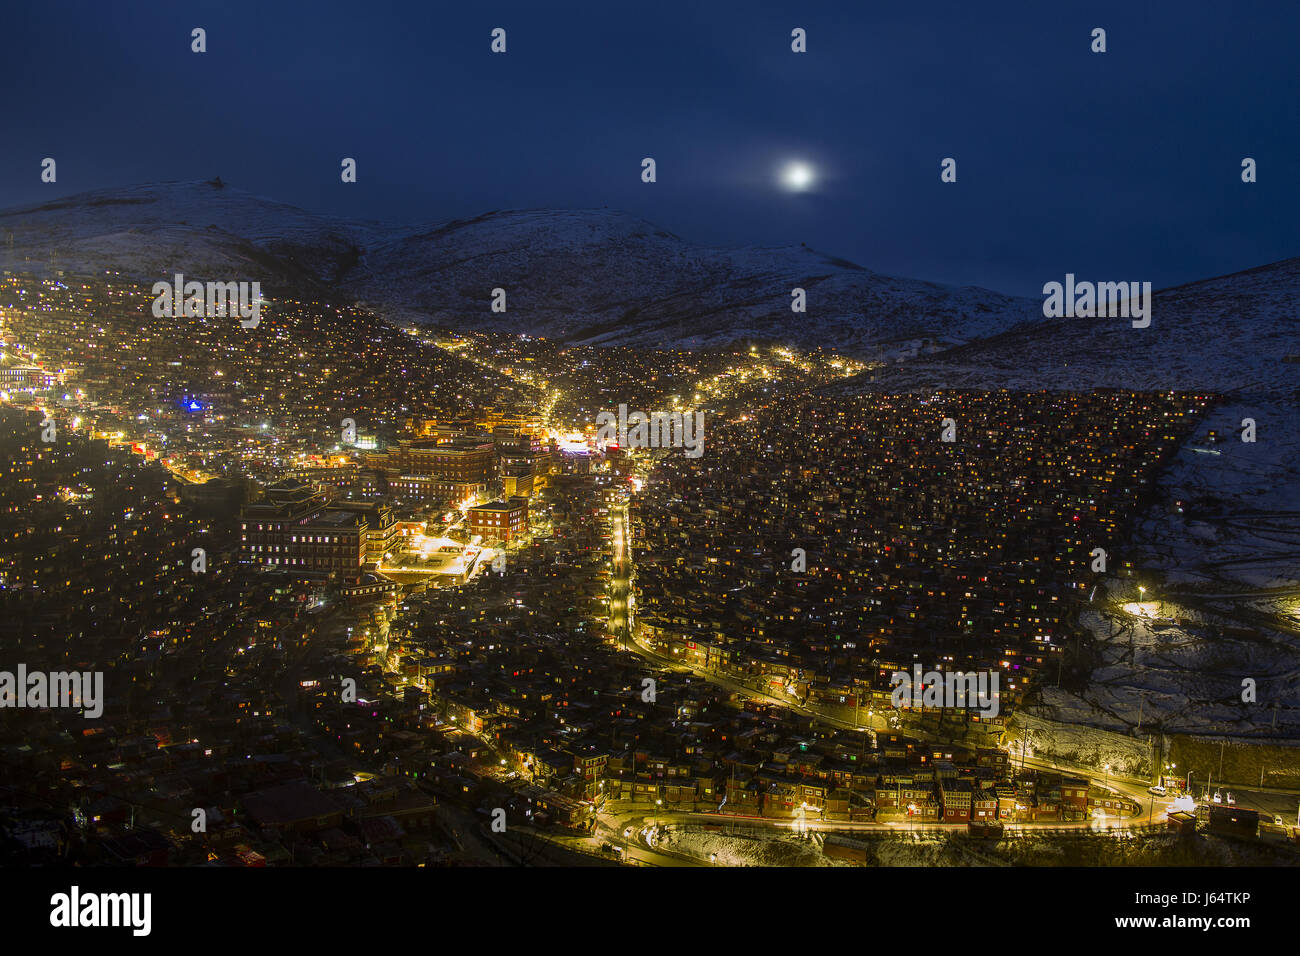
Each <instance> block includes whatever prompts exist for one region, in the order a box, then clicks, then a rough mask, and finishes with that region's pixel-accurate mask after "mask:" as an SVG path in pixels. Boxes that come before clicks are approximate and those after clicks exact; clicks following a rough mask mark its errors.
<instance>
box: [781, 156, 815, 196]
mask: <svg viewBox="0 0 1300 956" xmlns="http://www.w3.org/2000/svg"><path fill="white" fill-rule="evenodd" d="M815 178H816V175H815V174H814V172H813V168H812V167H811V166H809V165H808V164H807V163H805V162H801V161H799V160H794V161H793V162H789V163H786V164H785V167H784V168H783V169H782V170H781V185H782V186H784V187H785V188H786V189H788V190H790V191H791V192H796V193H801V192H803V191H804V190H806V189H811V188H812V184H813V180H814V179H815Z"/></svg>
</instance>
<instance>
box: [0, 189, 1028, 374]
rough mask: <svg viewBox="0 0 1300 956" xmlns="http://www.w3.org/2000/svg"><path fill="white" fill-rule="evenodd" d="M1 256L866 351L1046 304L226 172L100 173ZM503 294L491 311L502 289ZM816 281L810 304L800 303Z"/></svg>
mask: <svg viewBox="0 0 1300 956" xmlns="http://www.w3.org/2000/svg"><path fill="white" fill-rule="evenodd" d="M0 263H2V264H3V267H4V268H8V269H12V270H15V271H18V270H36V269H49V268H61V269H65V270H68V271H72V272H101V271H103V270H110V271H115V272H121V273H123V274H125V275H133V276H138V277H139V278H140V279H141V280H142V281H144V280H148V281H153V280H155V279H157V278H160V277H163V276H170V275H171V274H173V273H175V272H183V273H184V274H185V275H187V276H190V277H193V278H196V279H205V278H226V279H249V280H252V279H260V280H261V281H262V289H263V291H264V293H266V294H267V295H268V296H270V297H272V298H274V296H275V293H276V289H277V288H285V287H288V288H292V289H296V288H298V287H302V286H306V287H309V288H311V289H313V290H317V289H330V290H333V291H334V292H336V293H338V294H340V295H344V296H348V297H354V298H356V299H358V300H360V301H361V302H363V303H364V304H366V305H368V306H370V307H372V308H374V309H375V310H376V311H377V312H379V313H380V314H382V315H384V316H385V317H388V318H392V319H394V320H417V321H429V322H435V323H443V324H448V325H454V326H456V327H461V328H465V327H469V328H508V329H510V330H512V331H519V332H527V333H530V334H535V335H544V336H547V337H554V338H565V339H567V340H570V341H574V342H586V343H591V344H618V345H647V346H656V345H682V346H690V347H699V346H706V345H725V344H730V343H732V342H737V341H745V340H753V339H757V340H774V341H782V342H789V343H791V344H796V345H834V346H836V347H838V348H841V349H843V350H846V351H850V352H855V353H858V354H861V355H865V356H876V355H879V354H882V352H883V354H885V355H896V354H900V353H904V354H905V353H908V352H914V351H916V349H917V347H918V346H919V345H921V344H922V343H923V342H924V341H925V340H930V343H931V344H930V347H931V348H935V347H943V346H946V345H950V344H955V343H963V342H968V341H971V340H973V339H975V338H978V337H980V336H986V335H990V334H995V333H997V332H1000V331H1002V330H1004V329H1006V328H1008V327H1010V326H1011V325H1014V324H1016V323H1018V322H1022V321H1027V320H1032V319H1033V318H1034V317H1035V315H1036V312H1037V304H1036V303H1034V302H1033V301H1031V300H1027V299H1018V298H1015V297H1011V296H1005V295H1002V294H1000V293H997V292H991V291H989V290H986V289H976V288H955V287H952V286H944V285H938V284H935V283H930V282H922V281H917V280H913V279H895V278H890V277H888V276H883V275H880V274H878V273H875V272H872V271H870V270H868V269H864V268H862V267H861V266H858V265H855V264H853V263H851V262H846V261H844V260H842V259H836V258H833V257H831V256H827V255H823V254H821V253H819V252H815V251H813V250H811V249H808V248H805V247H803V246H794V247H784V248H740V249H723V248H710V247H704V246H698V245H695V244H693V243H691V242H689V241H687V240H685V239H682V238H681V237H679V236H676V235H673V234H672V233H670V232H667V231H665V230H663V229H660V228H659V227H657V226H655V225H653V224H651V223H648V222H645V221H643V220H640V219H637V218H635V217H632V216H628V215H625V214H622V213H618V212H612V211H609V210H603V209H592V210H574V211H561V210H526V211H496V212H489V213H485V214H484V215H481V216H477V217H474V218H472V219H463V220H452V221H449V222H442V223H436V224H431V225H422V226H415V227H409V226H407V227H391V226H384V225H382V224H378V223H363V222H351V221H347V220H340V219H333V218H330V217H326V216H318V215H315V214H313V213H309V212H306V211H304V210H302V209H298V208H296V207H294V206H289V205H286V204H284V203H278V202H274V201H271V200H266V199H261V198H259V197H256V196H252V195H250V194H248V193H246V192H243V191H241V190H239V189H235V188H233V187H231V186H227V185H220V184H217V183H214V182H206V183H205V182H186V183H165V184H158V185H148V186H136V187H130V188H123V189H112V190H102V191H98V192H91V193H85V194H81V195H77V196H71V197H68V198H65V199H60V200H57V201H54V202H50V203H44V204H41V205H37V206H28V207H23V208H18V209H9V210H5V211H3V212H0ZM495 288H502V289H505V290H506V305H507V311H506V312H505V313H504V314H502V313H494V312H492V311H491V307H490V306H491V300H492V290H493V289H495ZM795 288H801V289H804V290H805V292H806V297H807V312H806V313H805V314H796V313H793V312H792V311H791V308H790V304H791V290H793V289H795Z"/></svg>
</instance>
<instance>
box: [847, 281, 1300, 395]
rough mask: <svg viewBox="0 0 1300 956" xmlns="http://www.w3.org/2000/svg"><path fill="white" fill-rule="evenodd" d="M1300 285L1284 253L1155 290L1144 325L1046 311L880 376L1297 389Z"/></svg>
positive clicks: (922, 383) (902, 384)
mask: <svg viewBox="0 0 1300 956" xmlns="http://www.w3.org/2000/svg"><path fill="white" fill-rule="evenodd" d="M1056 278H1058V279H1059V277H1056ZM1297 293H1300V259H1286V260H1284V261H1282V262H1275V263H1273V264H1271V265H1265V266H1259V267H1258V268H1255V269H1248V270H1246V271H1245V272H1237V273H1234V274H1232V275H1226V276H1219V277H1218V278H1214V279H1205V280H1202V281H1199V282H1192V283H1189V284H1187V285H1181V286H1175V287H1172V288H1168V289H1162V290H1160V291H1157V292H1156V293H1155V295H1154V296H1153V300H1154V303H1153V305H1152V312H1151V324H1150V326H1149V327H1147V328H1145V329H1138V328H1133V326H1132V324H1131V322H1130V321H1129V320H1128V319H1124V318H1062V319H1043V318H1041V312H1040V313H1039V315H1040V318H1039V320H1038V321H1037V322H1035V323H1033V324H1032V325H1027V326H1021V327H1019V328H1016V329H1013V330H1008V331H1004V332H1001V333H998V334H995V335H991V336H988V337H986V338H984V339H981V340H979V341H973V342H970V343H968V344H966V345H963V346H960V347H957V348H953V349H950V350H947V351H945V352H943V353H941V354H936V355H927V356H924V357H921V358H918V360H916V361H911V362H906V363H902V364H899V365H896V366H894V367H891V368H889V369H883V370H880V371H878V372H877V373H876V374H875V375H874V378H875V382H876V384H877V385H878V386H879V387H882V388H902V389H911V388H931V387H946V388H959V387H971V388H1092V387H1108V388H1132V389H1186V390H1207V391H1215V392H1223V393H1234V394H1240V395H1257V396H1271V397H1274V398H1278V397H1294V396H1295V394H1296V390H1297V389H1300V364H1297V363H1298V362H1300V302H1298V301H1297ZM1288 359H1290V361H1288ZM871 378H872V376H870V375H868V376H864V377H863V378H862V379H861V380H860V381H859V382H858V383H855V384H862V383H866V382H870V380H871Z"/></svg>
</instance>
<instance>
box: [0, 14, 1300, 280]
mask: <svg viewBox="0 0 1300 956" xmlns="http://www.w3.org/2000/svg"><path fill="white" fill-rule="evenodd" d="M4 20H5V22H4V28H3V31H0V89H3V90H5V91H6V95H5V97H4V108H3V111H2V113H0V115H2V117H3V118H2V119H0V206H6V207H7V206H12V205H16V204H20V203H28V202H36V201H41V200H47V199H54V198H57V197H59V196H65V195H70V194H72V193H76V192H81V191H84V190H87V189H97V188H103V187H111V186H115V185H124V184H131V183H140V182H154V181H161V180H176V179H207V178H210V177H211V176H213V175H216V174H220V175H221V176H222V177H223V178H224V179H225V180H226V181H227V182H228V183H230V184H232V185H235V186H239V187H241V188H244V189H247V190H250V191H252V192H255V193H258V194H261V195H265V196H269V197H272V198H275V199H280V200H283V201H286V202H291V203H294V204H297V205H300V206H303V207H305V208H308V209H312V210H315V211H319V212H325V213H335V214H340V215H346V216H355V217H365V218H375V219H388V220H394V221H404V222H409V221H418V220H437V219H445V218H450V217H455V216H466V215H474V214H477V213H480V212H484V211H486V210H489V209H500V208H521V207H537V206H559V207H590V206H609V207H612V208H617V209H623V210H626V211H629V212H632V213H635V214H637V215H641V216H644V217H646V218H648V219H650V220H652V221H654V222H656V223H659V224H660V225H662V226H664V227H666V228H669V229H671V230H673V231H675V232H677V233H679V234H681V235H683V236H685V237H687V238H689V239H693V240H697V241H701V242H708V243H719V244H751V243H753V244H764V245H770V244H785V243H798V242H800V241H803V242H807V243H808V244H809V245H810V246H813V247H815V248H818V249H821V250H823V251H825V252H828V253H833V254H836V255H840V256H843V257H845V258H848V259H852V260H854V261H856V262H858V263H860V264H862V265H865V266H867V267H869V268H871V269H875V270H877V271H880V272H885V273H891V274H897V275H906V276H915V277H920V278H928V279H935V280H939V281H944V282H952V283H958V284H975V285H984V286H988V287H991V288H995V289H999V290H1002V291H1006V292H1015V293H1021V294H1027V295H1033V296H1038V295H1039V294H1040V290H1041V287H1042V284H1043V283H1044V282H1045V281H1049V280H1052V279H1060V278H1061V277H1062V276H1063V275H1064V273H1066V272H1067V271H1069V272H1074V273H1076V274H1077V275H1079V276H1080V278H1091V279H1106V280H1150V281H1152V282H1154V283H1155V284H1156V286H1157V287H1160V286H1165V285H1169V284H1174V283H1177V282H1182V281H1189V280H1193V279H1197V278H1203V277H1208V276H1211V275H1220V274H1223V273H1227V272H1232V271H1236V270H1239V269H1244V268H1249V267H1251V266H1255V265H1260V264H1263V263H1266V262H1271V261H1275V260H1277V259H1282V258H1286V257H1289V256H1295V255H1300V240H1298V239H1297V229H1296V223H1297V221H1298V220H1300V215H1298V214H1300V198H1297V197H1298V196H1300V191H1298V190H1297V185H1298V184H1300V161H1298V159H1297V157H1298V155H1300V107H1298V106H1297V97H1298V96H1300V83H1297V79H1298V74H1300V66H1297V64H1298V63H1300V57H1297V55H1296V53H1295V42H1296V37H1297V36H1300V4H1296V3H1293V2H1276V3H1250V4H1238V3H1225V2H1222V0H1216V2H1203V0H1175V2H1165V0H1160V2H1142V3H1135V2H1133V0H1123V2H1114V3H1107V2H1090V3H1081V2H1080V3H1075V2H1063V0H1051V2H1042V0H1023V2H1005V3H996V2H990V3H972V2H970V0H963V2H946V0H941V2H927V3H924V4H909V3H903V4H882V3H874V2H871V3H868V2H860V0H853V2H842V3H836V4H830V3H804V2H801V3H785V4H777V3H762V2H758V0H746V2H743V3H729V2H718V0H695V2H688V3H670V2H661V0H653V2H646V3H632V2H617V3H613V2H601V3H591V4H571V3H553V2H547V3H538V2H536V0H532V2H527V3H519V4H508V3H497V2H493V3H486V2H466V3H456V4H451V3H440V2H436V0H424V2H420V3H410V4H390V3H380V2H370V3H336V2H331V0H314V2H311V3H300V4H287V3H277V4H270V3H267V2H250V3H230V2H220V3H216V2H214V3H194V4H185V3H177V2H158V3H151V2H133V3H127V4H108V3H102V2H99V0H96V2H87V3H76V4H72V3H57V2H56V3H49V4H21V5H11V6H10V7H9V8H8V9H7V10H6V13H5V15H4ZM195 26H202V27H205V28H206V29H207V31H208V52H207V53H206V54H203V55H196V54H193V53H191V52H190V49H189V46H190V38H189V34H190V29H191V28H192V27H195ZM497 26H500V27H504V28H505V29H506V30H507V31H508V52H507V53H506V54H505V55H503V56H502V55H493V54H491V53H490V52H489V43H490V36H489V34H490V32H491V30H492V28H493V27H497ZM796 26H799V27H804V28H805V29H806V30H807V31H808V52H807V53H806V54H802V55H797V54H794V53H792V52H791V51H790V30H791V29H792V28H793V27H796ZM1097 26H1100V27H1104V28H1105V29H1106V30H1107V45H1108V52H1106V53H1105V54H1094V53H1092V52H1091V51H1090V42H1091V40H1090V33H1091V30H1092V28H1093V27H1097ZM45 156H53V157H55V158H56V159H57V161H58V172H59V177H58V182H57V183H56V184H53V185H49V184H42V183H41V182H40V180H39V174H40V160H41V159H42V158H43V157H45ZM344 156H353V157H356V159H357V160H358V164H359V176H358V179H359V181H358V182H357V183H356V184H355V185H344V184H343V183H341V182H340V181H339V162H340V160H341V158H342V157H344ZM644 156H653V157H655V159H656V160H657V162H658V178H659V181H658V182H657V183H655V184H653V185H646V184H643V183H642V182H641V181H640V161H641V159H642V157H644ZM945 156H952V157H955V158H956V159H957V163H958V181H957V183H956V184H954V185H949V184H943V183H941V182H940V180H939V162H940V160H941V159H942V158H943V157H945ZM1245 156H1251V157H1254V158H1255V159H1256V160H1257V161H1258V163H1259V182H1258V183H1256V184H1254V185H1245V184H1243V183H1242V182H1241V178H1240V164H1241V160H1242V158H1243V157H1245ZM786 159H804V160H806V161H808V162H811V163H812V164H814V166H816V167H817V169H818V170H819V172H820V174H821V179H820V182H819V185H818V187H817V189H816V190H814V191H813V192H810V193H803V194H790V193H786V192H783V191H781V190H780V189H779V188H778V187H777V185H776V179H775V170H776V167H777V166H778V165H779V164H780V163H781V162H782V161H784V160H786Z"/></svg>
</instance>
